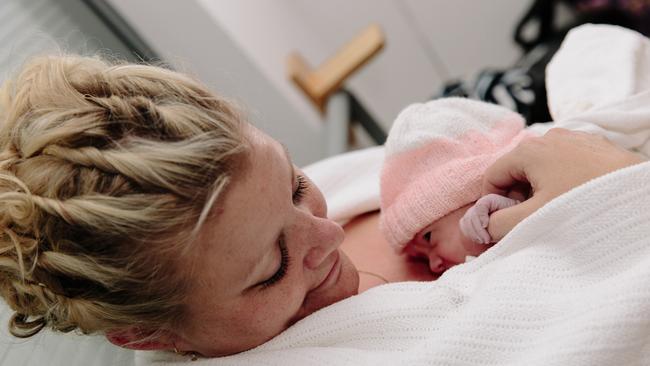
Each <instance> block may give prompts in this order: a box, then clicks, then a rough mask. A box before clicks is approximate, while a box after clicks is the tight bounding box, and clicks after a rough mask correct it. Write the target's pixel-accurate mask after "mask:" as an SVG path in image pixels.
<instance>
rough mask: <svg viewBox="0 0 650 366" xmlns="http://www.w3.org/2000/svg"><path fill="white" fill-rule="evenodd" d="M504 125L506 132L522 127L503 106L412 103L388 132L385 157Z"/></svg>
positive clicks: (464, 101)
mask: <svg viewBox="0 0 650 366" xmlns="http://www.w3.org/2000/svg"><path fill="white" fill-rule="evenodd" d="M432 122H435V123H432ZM506 122H507V123H508V131H510V130H515V131H518V130H521V129H522V127H523V125H524V119H523V117H521V115H519V114H516V113H514V112H513V111H511V110H509V109H507V108H505V107H502V106H499V105H495V104H488V103H484V102H479V101H475V100H471V99H466V98H457V97H453V98H445V99H436V100H433V101H429V102H426V103H415V104H411V105H410V106H408V107H406V108H404V110H403V111H402V112H400V114H399V115H398V116H397V118H396V119H395V122H394V123H393V125H392V127H391V129H390V133H389V134H388V139H387V140H386V144H385V145H386V156H395V155H398V154H400V153H403V152H406V151H412V150H415V149H418V148H420V147H422V146H425V145H428V144H430V143H431V141H432V140H438V141H439V140H441V139H442V140H447V141H449V140H451V141H453V140H457V139H458V138H460V137H461V136H466V135H467V131H469V130H472V131H476V132H479V133H481V134H483V135H488V136H489V135H491V134H493V133H494V131H493V129H494V128H495V125H497V124H499V123H501V124H503V123H506ZM512 126H516V127H512Z"/></svg>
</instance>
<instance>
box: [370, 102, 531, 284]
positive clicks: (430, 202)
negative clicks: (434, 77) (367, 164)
mask: <svg viewBox="0 0 650 366" xmlns="http://www.w3.org/2000/svg"><path fill="white" fill-rule="evenodd" d="M524 125H525V123H524V120H523V118H522V117H521V116H520V115H518V114H516V113H514V112H512V111H510V110H508V109H505V108H503V107H500V106H497V105H492V104H487V103H484V102H477V101H472V100H469V99H463V98H447V99H439V100H435V101H431V102H428V103H426V104H415V105H412V106H410V107H408V108H406V109H405V110H404V111H402V112H401V113H400V115H399V116H398V117H397V119H396V121H395V123H394V124H393V127H392V128H391V131H390V134H389V136H388V140H387V142H386V160H385V162H384V166H383V169H382V173H381V219H380V228H381V230H382V233H383V234H384V236H385V237H386V240H387V241H388V242H389V243H390V244H391V245H392V246H393V247H394V248H395V249H396V251H397V252H399V253H402V252H404V253H406V254H407V255H409V256H411V257H415V258H425V259H427V260H428V261H429V268H430V269H431V271H432V272H433V273H436V274H442V273H443V272H444V271H446V270H447V269H449V268H450V267H453V266H454V265H457V264H460V263H464V262H465V261H467V260H469V259H471V258H473V257H476V256H478V255H480V254H481V253H483V252H484V251H485V250H486V249H487V248H488V247H489V246H488V245H486V244H490V243H491V239H490V236H489V234H488V232H487V230H486V228H487V226H488V221H489V215H490V214H491V213H492V212H494V211H497V210H499V209H502V208H506V207H510V206H512V205H514V204H516V203H517V202H518V201H515V200H514V199H511V198H508V197H502V196H498V195H488V196H485V197H483V198H481V197H480V193H481V179H482V176H483V172H484V171H485V170H486V169H487V168H488V167H489V166H490V165H491V164H492V162H494V161H495V160H496V159H497V158H498V157H499V156H501V155H503V154H504V153H506V152H507V151H509V150H510V149H512V148H514V147H515V146H516V145H517V144H518V143H519V142H520V141H521V140H522V139H523V138H525V137H526V136H530V135H532V133H529V132H527V131H525V130H524ZM477 201H478V202H477ZM475 203H476V205H475ZM461 227H462V230H461Z"/></svg>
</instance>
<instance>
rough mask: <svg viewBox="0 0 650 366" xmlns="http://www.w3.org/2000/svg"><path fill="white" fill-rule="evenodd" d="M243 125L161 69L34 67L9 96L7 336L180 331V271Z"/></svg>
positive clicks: (2, 195)
mask: <svg viewBox="0 0 650 366" xmlns="http://www.w3.org/2000/svg"><path fill="white" fill-rule="evenodd" d="M243 125H244V122H241V118H240V116H239V115H238V112H237V110H236V109H235V108H234V107H233V105H232V104H231V103H230V102H228V101H226V100H224V99H223V98H220V97H217V96H216V95H214V94H213V93H211V92H209V91H208V90H207V89H206V88H205V87H204V86H203V85H201V84H200V83H199V82H197V81H195V80H193V79H192V78H190V77H188V76H186V75H183V74H180V73H177V72H173V71H170V70H167V69H164V68H160V67H154V66H145V65H133V64H110V63H108V62H106V61H103V60H101V59H99V58H87V57H79V56H47V57H39V58H36V59H33V60H32V61H31V62H29V63H28V64H26V65H25V66H24V68H23V69H22V71H21V72H20V73H19V74H18V75H17V76H16V78H15V79H13V80H11V81H8V82H6V83H5V84H4V85H3V86H2V88H1V89H0V276H1V277H0V294H1V295H2V297H3V298H4V299H5V301H6V302H7V303H8V304H9V306H10V307H11V308H12V309H13V310H14V311H15V314H14V316H13V318H12V320H11V323H10V325H9V326H10V331H11V333H12V334H13V335H15V336H18V337H29V336H31V335H34V334H36V333H37V332H38V331H39V330H40V329H42V328H43V327H50V328H52V329H55V330H59V331H63V332H68V331H71V330H75V329H76V330H79V331H81V332H83V333H95V332H106V331H108V330H111V329H120V328H123V327H130V326H136V327H141V328H145V329H165V328H169V327H173V326H175V324H176V323H177V322H178V321H179V320H180V319H181V318H182V317H183V316H184V311H185V309H184V307H183V298H184V296H185V290H186V288H187V278H185V277H186V276H182V275H180V276H179V275H178V273H177V272H176V270H177V269H178V268H176V267H177V266H178V261H177V258H178V256H179V255H181V254H184V253H185V254H186V253H187V252H188V251H189V248H190V247H191V239H192V238H194V237H195V235H191V234H196V233H197V230H198V228H199V227H200V226H201V223H202V222H203V221H204V220H205V219H206V217H207V216H208V212H209V211H210V207H211V206H212V204H213V203H214V202H215V200H217V198H218V197H219V195H220V194H222V193H223V192H224V190H225V188H226V186H227V184H228V182H229V181H230V180H231V179H232V177H233V175H234V174H235V173H236V170H238V169H239V168H238V166H239V165H240V164H241V163H242V161H244V160H245V159H243V158H242V157H243V156H244V155H245V152H246V151H247V147H246V143H245V139H244V137H243ZM175 259H176V260H175Z"/></svg>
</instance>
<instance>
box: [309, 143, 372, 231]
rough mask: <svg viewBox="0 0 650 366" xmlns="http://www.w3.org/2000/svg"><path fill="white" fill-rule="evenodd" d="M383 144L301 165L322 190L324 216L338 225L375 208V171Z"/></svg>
mask: <svg viewBox="0 0 650 366" xmlns="http://www.w3.org/2000/svg"><path fill="white" fill-rule="evenodd" d="M383 162H384V147H383V146H377V147H373V148H369V149H364V150H358V151H353V152H349V153H346V154H342V155H338V156H335V157H332V158H329V159H325V160H322V161H319V162H317V163H314V164H312V165H309V166H307V167H305V168H303V171H304V172H305V173H306V174H307V176H308V177H309V178H310V179H311V180H312V181H313V182H314V183H315V184H316V186H317V187H318V188H319V189H320V190H321V192H323V195H324V196H325V199H326V201H327V212H328V217H329V218H330V219H332V220H334V221H337V222H338V223H340V224H345V223H346V222H348V221H349V220H350V219H352V218H353V217H355V216H358V215H360V214H362V213H365V212H369V211H374V210H377V209H378V208H379V172H380V170H381V166H382V164H383Z"/></svg>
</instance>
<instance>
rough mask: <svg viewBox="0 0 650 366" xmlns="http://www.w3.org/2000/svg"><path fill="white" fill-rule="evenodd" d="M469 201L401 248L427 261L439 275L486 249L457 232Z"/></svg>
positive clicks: (410, 254) (432, 224)
mask: <svg viewBox="0 0 650 366" xmlns="http://www.w3.org/2000/svg"><path fill="white" fill-rule="evenodd" d="M470 207H472V205H471V204H469V205H467V206H464V207H461V208H459V209H457V210H455V211H452V212H451V213H449V214H448V215H446V216H444V217H442V218H440V219H438V220H436V221H434V222H433V223H431V224H430V225H429V226H427V227H425V228H424V229H422V230H421V231H420V232H419V233H417V234H416V235H415V237H413V239H411V241H409V242H408V243H407V244H406V247H405V248H404V251H405V252H406V253H407V255H409V256H411V257H414V258H424V259H426V260H428V261H429V268H430V269H431V272H433V273H436V274H442V273H443V272H445V271H446V270H448V269H449V268H451V267H453V266H455V265H457V264H461V263H465V258H466V257H467V256H468V255H469V256H474V257H476V256H478V255H479V254H481V253H483V252H484V251H486V250H487V248H489V246H487V245H483V244H476V243H474V242H473V241H472V240H471V239H469V238H467V237H465V236H464V235H463V233H462V232H461V231H460V226H459V222H460V219H461V218H462V217H463V215H464V214H465V212H466V211H467V210H468V209H469V208H470Z"/></svg>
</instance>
